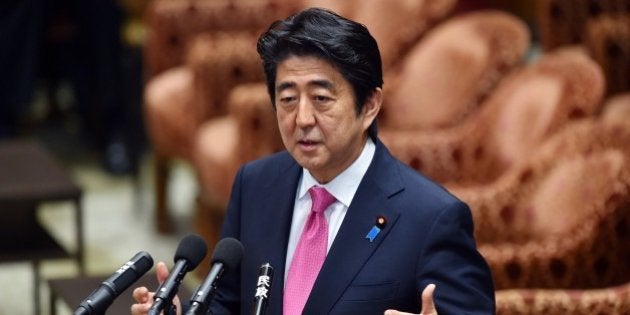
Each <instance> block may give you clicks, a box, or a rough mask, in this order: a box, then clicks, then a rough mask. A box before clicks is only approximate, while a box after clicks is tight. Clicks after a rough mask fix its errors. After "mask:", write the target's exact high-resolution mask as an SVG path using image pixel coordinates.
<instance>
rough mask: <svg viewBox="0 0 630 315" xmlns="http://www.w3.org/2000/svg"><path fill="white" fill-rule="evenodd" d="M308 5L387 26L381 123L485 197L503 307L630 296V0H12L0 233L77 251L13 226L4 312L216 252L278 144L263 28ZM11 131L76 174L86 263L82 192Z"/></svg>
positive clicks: (487, 244)
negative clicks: (184, 253)
mask: <svg viewBox="0 0 630 315" xmlns="http://www.w3.org/2000/svg"><path fill="white" fill-rule="evenodd" d="M310 6H321V7H327V8H330V9H332V10H334V11H336V12H338V13H340V14H341V15H343V16H346V17H349V18H351V19H354V20H357V21H359V22H361V23H363V24H365V25H366V26H367V27H368V29H369V30H370V31H371V33H372V34H373V35H374V36H375V38H376V39H377V41H378V44H379V48H380V50H381V54H382V59H383V66H384V77H385V78H384V79H385V86H384V91H385V103H384V107H383V110H382V113H381V114H380V116H379V134H380V137H381V139H382V141H383V142H384V143H385V144H386V145H387V146H388V147H389V148H390V150H391V151H392V153H393V154H394V155H395V156H397V157H398V158H400V159H401V160H403V162H405V163H407V164H409V165H410V166H411V167H413V168H415V169H417V170H418V171H420V172H422V173H424V174H426V175H427V176H429V177H431V178H433V179H434V180H436V181H438V182H440V183H441V184H443V185H444V186H445V187H447V188H448V189H449V190H451V191H452V192H453V193H454V194H455V195H457V196H458V197H460V198H461V199H463V200H464V201H466V202H467V203H468V204H469V205H470V206H471V211H472V213H473V217H474V220H475V234H476V237H477V242H478V246H479V249H480V251H481V253H482V254H483V255H484V257H486V259H487V260H488V262H489V264H490V266H491V268H492V271H493V276H494V280H495V286H496V288H497V303H498V304H497V305H498V313H500V314H533V313H537V314H538V313H546V314H629V313H630V78H629V76H628V74H629V73H630V1H628V0H601V1H597V0H577V1H576V0H535V1H500V0H459V1H457V0H432V1H408V0H374V1H360V0H351V1H335V0H301V1H290V0H98V1H92V0H55V1H53V0H7V1H3V2H2V4H0V42H1V43H3V48H2V49H0V69H1V70H2V76H0V148H4V149H0V152H2V153H3V154H5V156H4V157H3V156H0V162H2V163H4V164H2V163H0V185H2V186H1V187H0V211H3V212H4V215H3V218H4V219H3V220H1V221H2V223H0V225H1V226H0V230H3V231H4V232H3V233H2V234H1V237H2V239H3V241H2V242H1V243H2V244H18V246H17V247H19V248H20V250H21V249H24V248H28V247H29V244H31V243H32V242H31V236H29V231H30V230H31V229H33V226H37V227H38V228H39V227H41V228H42V230H43V231H44V232H45V233H46V234H47V235H48V236H50V237H51V238H52V239H53V240H54V241H55V242H56V243H58V244H59V245H60V246H61V248H62V249H63V250H64V251H66V252H67V253H68V255H69V258H67V259H58V258H59V257H56V256H54V255H50V256H47V253H48V252H47V251H46V248H41V249H40V248H39V247H36V248H34V251H33V252H30V253H28V254H21V253H22V252H19V253H18V254H15V253H14V252H13V251H14V247H16V246H13V245H2V246H4V248H0V263H2V265H1V267H0V285H1V287H3V288H5V289H3V290H2V294H1V296H0V314H34V313H35V314H37V313H40V314H51V313H52V311H53V309H54V310H57V311H58V313H61V314H68V313H71V310H73V309H74V307H76V305H65V303H64V301H63V296H62V297H60V298H58V299H56V300H53V301H51V299H50V298H49V297H50V296H51V294H52V293H53V291H54V290H53V289H51V286H50V281H51V280H55V279H70V280H73V279H74V280H77V279H84V278H85V277H89V278H93V279H97V280H98V279H104V278H105V277H106V276H109V275H110V274H111V273H113V272H114V271H115V270H116V269H118V267H120V265H122V264H123V263H124V262H126V261H127V260H128V259H129V258H130V257H132V256H133V255H134V254H135V253H137V252H138V251H141V250H145V251H147V252H149V253H151V255H152V256H153V258H154V259H155V260H156V261H157V260H162V261H166V262H168V263H169V264H172V259H173V258H172V256H173V254H174V253H175V249H176V247H177V244H178V242H179V240H180V239H181V238H182V237H183V236H184V235H186V234H188V233H197V234H200V235H202V236H203V237H204V238H205V239H206V241H207V242H208V245H209V250H210V253H211V250H212V247H213V246H214V244H216V242H217V241H218V231H219V229H220V225H221V221H222V218H223V211H224V209H225V206H226V204H227V200H228V198H229V192H230V187H231V182H232V178H233V176H234V174H235V172H236V170H237V168H238V166H240V165H241V164H242V163H244V162H246V161H249V160H252V159H255V158H258V157H261V156H263V155H266V154H270V153H273V152H276V151H278V150H281V149H282V143H281V141H280V138H279V134H278V130H277V127H276V125H275V117H274V113H273V111H272V109H271V104H270V102H269V99H268V96H267V95H266V88H265V85H264V77H263V73H262V69H261V67H260V61H259V59H258V56H257V53H256V48H255V45H256V39H257V37H258V35H259V34H260V33H261V32H262V31H263V30H265V29H266V27H268V26H269V24H270V23H271V22H272V21H274V20H277V19H281V18H285V17H286V16H288V15H290V14H292V13H294V12H297V11H299V10H301V9H303V8H306V7H310ZM15 143H18V144H23V143H29V144H34V145H35V146H37V147H39V148H41V149H43V151H44V152H45V153H44V154H45V155H46V156H47V157H50V158H52V159H53V160H54V161H55V162H56V163H58V166H60V167H61V169H62V170H63V171H64V172H65V174H63V176H68V178H70V180H71V181H72V182H73V184H74V185H76V188H77V189H78V191H80V205H81V211H82V213H83V217H82V220H81V221H80V222H79V224H80V225H81V226H82V229H83V244H84V246H83V253H84V255H83V257H84V260H83V263H82V264H81V263H80V260H79V261H77V260H76V255H73V254H74V253H76V252H77V250H78V247H79V245H77V237H76V229H77V222H76V220H75V210H76V208H75V205H74V204H73V203H72V202H71V201H67V200H60V199H64V198H58V197H59V196H52V197H51V198H40V197H38V196H35V195H34V191H36V190H37V189H38V187H39V186H38V185H39V184H41V181H42V179H43V180H44V181H46V179H47V177H45V176H44V177H41V176H43V175H46V174H47V173H48V169H47V168H45V167H44V166H42V165H38V166H42V169H41V171H39V169H38V171H37V172H35V171H34V168H33V167H27V168H26V170H25V171H24V173H20V172H22V170H18V169H17V168H14V167H13V166H12V165H21V164H20V162H23V163H22V164H23V165H26V161H29V160H30V158H31V157H30V156H27V155H26V154H27V153H19V154H17V153H16V154H15V155H12V154H11V153H12V152H17V151H16V150H15V147H14V146H12V144H15ZM3 146H4V147H3ZM20 152H21V151H20ZM22 154H24V155H22ZM3 158H4V159H3ZM36 164H40V163H37V162H36ZM29 171H30V172H29ZM50 172H51V173H52V170H50ZM16 174H17V175H16ZM12 176H13V177H12ZM51 176H52V175H51ZM18 177H19V179H20V180H19V181H18V180H17V179H18ZM38 181H40V182H39V183H38ZM16 182H20V185H22V183H25V184H24V187H26V188H24V189H23V190H20V193H23V194H21V195H20V196H24V197H23V199H20V200H18V201H16V200H15V199H16V198H15V195H14V194H13V193H12V191H13V190H11V189H12V188H15V187H13V186H14V184H15V183H16ZM55 182H56V181H55V180H52V179H51V180H50V182H49V184H50V186H51V187H52V188H51V189H52V191H55V190H54V188H55V187H54V186H55ZM21 187H22V186H20V188H21ZM20 198H22V197H20ZM66 199H67V198H66ZM24 213H28V214H29V215H23V214H24ZM15 231H20V233H17V234H16V233H15ZM20 255H22V256H20ZM73 258H75V259H73ZM33 265H35V266H36V267H35V268H33ZM208 270H209V261H208V259H206V260H205V261H204V262H202V264H201V265H200V266H199V268H197V270H196V272H195V273H192V274H190V276H188V277H187V283H186V284H187V285H188V286H189V287H191V288H194V286H195V285H196V284H197V283H198V282H199V281H200V279H203V278H204V277H205V275H206V273H207V271H208ZM77 283H78V282H77ZM97 283H98V282H97ZM94 288H95V287H80V286H79V287H78V288H74V289H73V290H74V291H75V293H76V294H78V295H79V296H87V295H88V294H89V293H90V292H91V291H92V290H93V289H94ZM57 293H58V294H61V293H60V292H57ZM36 296H37V297H39V299H36V298H35V297H36ZM186 298H187V297H186ZM33 301H36V302H33ZM35 303H37V305H35Z"/></svg>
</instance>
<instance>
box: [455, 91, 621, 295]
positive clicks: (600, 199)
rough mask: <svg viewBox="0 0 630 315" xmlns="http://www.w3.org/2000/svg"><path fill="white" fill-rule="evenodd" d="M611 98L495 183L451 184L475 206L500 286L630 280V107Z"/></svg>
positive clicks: (585, 285) (483, 250) (583, 284)
mask: <svg viewBox="0 0 630 315" xmlns="http://www.w3.org/2000/svg"><path fill="white" fill-rule="evenodd" d="M609 104H610V103H609V102H607V105H606V106H605V111H604V113H603V114H602V115H601V116H597V117H590V118H585V119H582V120H579V121H574V122H571V123H569V124H567V125H566V126H565V127H564V128H563V129H562V130H561V131H559V132H558V133H556V134H554V135H553V136H551V137H550V138H548V139H547V140H546V141H545V142H544V143H543V144H542V145H540V146H539V147H538V148H537V150H536V153H535V154H533V155H531V156H530V157H529V158H527V159H526V160H524V161H521V162H520V163H518V165H515V166H514V167H513V168H511V169H510V170H509V171H507V172H506V173H505V174H503V175H502V176H501V177H500V178H498V179H497V180H495V181H494V182H492V183H490V184H487V185H482V186H471V187H451V191H452V192H453V193H454V194H455V195H456V196H458V197H459V198H461V199H462V200H464V201H465V202H467V203H468V204H469V206H470V207H471V210H472V212H473V217H474V221H475V235H476V238H477V241H478V243H479V249H480V251H481V253H482V254H483V255H484V256H485V258H486V260H487V261H488V263H489V265H490V266H491V268H492V270H493V276H494V279H495V284H496V286H497V288H498V289H506V288H581V289H588V288H603V287H608V286H614V285H620V284H623V283H626V282H630V266H629V265H628V261H630V251H628V250H627V248H628V244H630V145H628V144H629V143H630V115H628V114H629V113H630V111H627V109H625V108H623V107H621V106H619V105H618V106H608V105H609ZM613 104H622V103H617V102H615V103H613ZM629 104H630V103H625V104H623V105H629ZM622 108H623V109H624V110H621V109H622ZM622 115H625V119H618V118H619V116H622Z"/></svg>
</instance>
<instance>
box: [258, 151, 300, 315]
mask: <svg viewBox="0 0 630 315" xmlns="http://www.w3.org/2000/svg"><path fill="white" fill-rule="evenodd" d="M301 171H302V168H301V167H300V166H299V165H298V164H297V163H295V162H294V161H293V160H292V163H290V165H289V166H288V167H286V168H284V169H280V171H279V172H277V174H278V175H277V176H276V177H275V178H273V177H272V178H270V180H269V181H268V182H267V184H266V185H265V189H263V191H264V192H265V194H266V195H265V196H264V197H263V199H261V200H264V201H263V202H262V203H261V204H257V205H255V207H258V208H259V209H258V210H256V213H257V216H258V217H257V219H256V222H258V223H259V224H260V225H259V226H262V227H265V228H263V230H265V231H266V234H265V235H264V236H261V237H264V238H262V239H261V240H262V241H261V242H260V243H258V244H259V248H258V249H256V251H257V252H259V253H262V257H265V258H264V259H268V260H267V261H265V262H269V263H270V264H271V265H272V266H273V268H274V277H273V279H274V280H273V283H272V288H271V292H270V294H269V295H270V296H272V297H273V298H271V299H269V305H268V313H269V314H281V313H282V296H283V291H284V270H285V258H286V253H287V243H288V240H289V232H290V227H291V218H292V215H293V208H294V204H295V194H296V192H297V185H298V181H299V179H300V176H301ZM274 226H279V227H280V228H276V229H274V228H272V227H274ZM262 263H264V262H261V264H262ZM256 272H257V270H256Z"/></svg>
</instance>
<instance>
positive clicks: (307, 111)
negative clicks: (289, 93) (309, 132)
mask: <svg viewBox="0 0 630 315" xmlns="http://www.w3.org/2000/svg"><path fill="white" fill-rule="evenodd" d="M295 122H296V124H297V125H298V126H299V127H308V126H312V125H314V124H315V115H314V112H313V106H312V104H311V103H310V102H309V101H308V100H306V99H302V100H300V103H299V105H298V108H297V115H296V117H295Z"/></svg>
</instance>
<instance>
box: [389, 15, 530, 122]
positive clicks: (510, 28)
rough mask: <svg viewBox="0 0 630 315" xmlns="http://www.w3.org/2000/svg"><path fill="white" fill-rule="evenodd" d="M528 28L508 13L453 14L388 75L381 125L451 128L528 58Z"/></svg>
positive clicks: (428, 34)
mask: <svg viewBox="0 0 630 315" xmlns="http://www.w3.org/2000/svg"><path fill="white" fill-rule="evenodd" d="M529 45H530V38H529V33H528V30H527V27H526V26H525V24H524V23H523V22H522V21H521V20H519V19H518V18H517V17H515V16H512V15H510V14H508V13H505V12H500V11H490V10H482V11H475V12H471V13H466V14H462V15H458V16H454V17H452V18H450V19H448V20H447V21H445V22H443V23H441V24H440V25H438V26H436V27H435V28H432V29H431V30H430V31H429V32H428V33H427V35H426V36H425V37H424V38H423V39H422V40H421V41H419V42H418V43H417V44H416V45H415V46H414V47H413V48H412V49H411V51H410V52H409V53H408V54H406V55H405V58H404V60H402V61H401V63H400V66H399V69H398V71H390V72H389V73H387V77H386V78H385V88H384V91H385V97H384V105H383V108H382V109H381V112H380V114H379V127H381V128H382V129H405V130H408V129H414V130H418V129H422V130H434V129H441V128H447V127H452V126H454V125H457V124H459V123H461V122H462V121H463V120H465V119H466V118H468V117H469V116H470V115H471V114H472V113H473V112H475V111H476V110H477V109H478V108H479V106H480V105H481V104H482V101H483V100H484V99H485V98H486V96H487V95H488V94H490V93H491V91H492V90H493V89H494V87H495V86H496V85H497V83H498V82H499V80H500V79H501V78H502V77H504V76H505V75H506V74H507V73H509V72H510V71H511V70H512V69H514V67H516V66H518V65H520V64H521V63H522V62H523V61H524V56H525V53H526V51H527V49H528V48H529Z"/></svg>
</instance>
